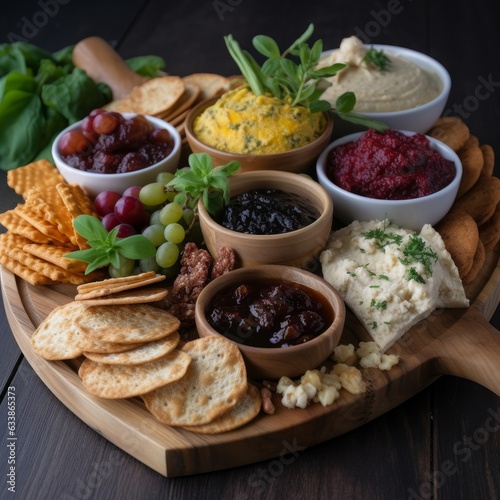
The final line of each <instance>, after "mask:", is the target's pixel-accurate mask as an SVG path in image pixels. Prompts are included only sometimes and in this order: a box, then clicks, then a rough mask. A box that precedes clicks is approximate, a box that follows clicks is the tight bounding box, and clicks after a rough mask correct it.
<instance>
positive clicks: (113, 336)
mask: <svg viewBox="0 0 500 500" xmlns="http://www.w3.org/2000/svg"><path fill="white" fill-rule="evenodd" d="M75 321H76V323H77V325H78V327H79V328H80V329H81V330H82V332H84V334H85V335H86V336H87V337H89V338H93V339H95V340H98V341H104V342H117V343H121V344H128V343H131V344H133V343H138V342H151V341H153V340H159V339H161V338H164V337H167V336H168V335H171V334H173V333H174V332H176V331H177V330H178V329H179V326H180V322H179V320H178V319H177V318H176V317H175V316H172V315H171V314H169V313H168V312H166V311H164V310H162V309H158V308H156V307H153V306H150V305H148V304H134V305H126V304H123V305H122V304H119V305H112V306H111V305H96V306H89V307H87V308H86V309H85V311H83V313H82V314H80V316H78V318H76V320H75Z"/></svg>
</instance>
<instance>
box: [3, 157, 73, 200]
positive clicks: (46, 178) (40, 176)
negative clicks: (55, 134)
mask: <svg viewBox="0 0 500 500" xmlns="http://www.w3.org/2000/svg"><path fill="white" fill-rule="evenodd" d="M59 182H64V178H63V176H62V175H61V174H60V173H59V170H57V168H56V167H55V166H54V165H52V163H50V161H48V160H46V159H42V160H37V161H35V162H32V163H28V164H27V165H24V166H22V167H18V168H15V169H13V170H9V171H8V172H7V184H8V185H9V187H11V188H12V189H13V190H14V191H15V192H16V193H17V194H20V195H21V196H23V197H24V195H25V193H27V192H28V190H29V189H30V188H32V187H33V186H38V187H40V188H42V189H43V188H45V187H48V186H55V185H56V184H58V183H59Z"/></svg>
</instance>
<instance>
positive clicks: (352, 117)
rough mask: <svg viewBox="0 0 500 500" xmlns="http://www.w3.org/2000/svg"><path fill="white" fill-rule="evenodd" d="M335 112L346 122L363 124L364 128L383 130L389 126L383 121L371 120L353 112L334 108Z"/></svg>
mask: <svg viewBox="0 0 500 500" xmlns="http://www.w3.org/2000/svg"><path fill="white" fill-rule="evenodd" d="M335 113H336V114H337V115H338V116H339V117H340V118H342V119H343V120H345V121H347V122H351V123H355V124H356V125H363V126H365V127H366V128H373V129H375V130H376V131H377V132H384V131H386V130H387V129H388V128H389V127H388V126H387V125H386V124H385V123H382V122H379V121H377V120H372V119H370V118H366V117H364V116H361V115H356V114H354V113H341V112H339V111H337V110H335Z"/></svg>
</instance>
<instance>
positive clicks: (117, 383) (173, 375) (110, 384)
mask: <svg viewBox="0 0 500 500" xmlns="http://www.w3.org/2000/svg"><path fill="white" fill-rule="evenodd" d="M190 364H191V357H190V356H189V355H188V354H186V353H184V352H182V351H180V350H178V349H176V350H174V351H172V352H170V353H168V354H165V355H164V356H163V357H161V358H160V359H158V360H156V361H152V362H150V363H143V364H141V365H106V364H103V363H96V362H95V361H92V360H91V359H88V358H87V359H85V361H83V363H82V364H81V366H80V369H79V370H78V375H79V376H80V378H81V379H82V384H83V385H84V387H85V388H86V389H87V390H88V391H89V392H90V393H91V394H93V395H94V396H99V397H101V398H107V399H121V398H130V397H134V396H140V395H142V394H145V393H148V392H151V391H154V390H155V389H158V388H159V387H162V386H164V385H165V384H171V383H173V382H175V381H176V380H178V379H180V378H182V377H183V376H184V374H185V373H186V370H187V369H188V367H189V365H190Z"/></svg>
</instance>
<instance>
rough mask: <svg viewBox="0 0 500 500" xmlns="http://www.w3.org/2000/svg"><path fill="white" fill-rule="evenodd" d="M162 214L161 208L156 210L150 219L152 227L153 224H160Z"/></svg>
mask: <svg viewBox="0 0 500 500" xmlns="http://www.w3.org/2000/svg"><path fill="white" fill-rule="evenodd" d="M160 212H161V208H160V209H158V210H155V211H154V212H153V213H152V214H151V216H150V217H149V224H150V225H151V226H152V225H153V224H160Z"/></svg>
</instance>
